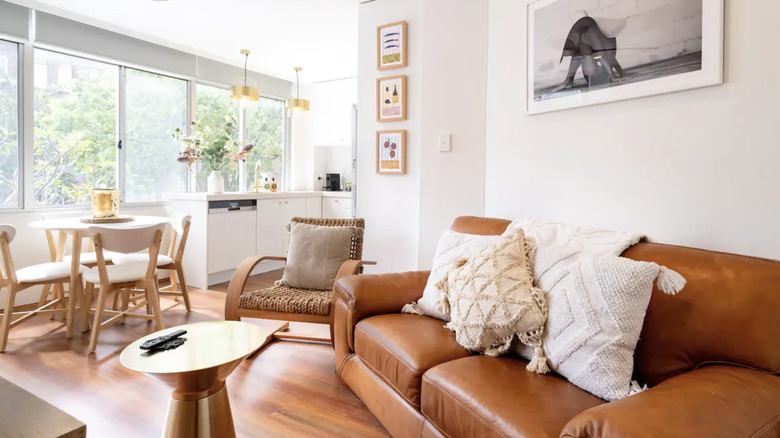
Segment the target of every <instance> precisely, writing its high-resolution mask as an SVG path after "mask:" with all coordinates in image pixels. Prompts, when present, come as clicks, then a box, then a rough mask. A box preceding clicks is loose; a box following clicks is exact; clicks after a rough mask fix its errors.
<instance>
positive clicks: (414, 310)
mask: <svg viewBox="0 0 780 438" xmlns="http://www.w3.org/2000/svg"><path fill="white" fill-rule="evenodd" d="M401 313H410V314H412V315H425V313H423V311H422V309H420V305H419V304H417V302H411V303H409V304H406V305H404V307H403V308H402V309H401Z"/></svg>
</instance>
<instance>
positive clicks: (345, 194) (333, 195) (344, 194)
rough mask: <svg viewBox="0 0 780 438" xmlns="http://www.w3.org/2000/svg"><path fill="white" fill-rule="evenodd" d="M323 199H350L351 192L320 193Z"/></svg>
mask: <svg viewBox="0 0 780 438" xmlns="http://www.w3.org/2000/svg"><path fill="white" fill-rule="evenodd" d="M320 193H322V197H323V198H351V197H352V192H345V191H341V192H320Z"/></svg>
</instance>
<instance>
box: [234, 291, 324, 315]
mask: <svg viewBox="0 0 780 438" xmlns="http://www.w3.org/2000/svg"><path fill="white" fill-rule="evenodd" d="M332 295H333V292H332V291H329V290H311V289H295V288H292V287H287V286H274V287H271V288H268V289H262V290H258V291H255V292H247V293H244V294H242V295H241V297H239V300H238V308H239V309H244V310H259V311H263V312H283V313H299V314H304V315H322V316H327V315H330V304H331V299H332Z"/></svg>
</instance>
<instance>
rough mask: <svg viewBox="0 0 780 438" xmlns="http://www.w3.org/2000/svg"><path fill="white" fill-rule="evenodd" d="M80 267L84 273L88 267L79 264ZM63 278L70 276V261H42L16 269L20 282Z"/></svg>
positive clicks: (17, 278)
mask: <svg viewBox="0 0 780 438" xmlns="http://www.w3.org/2000/svg"><path fill="white" fill-rule="evenodd" d="M79 268H80V272H82V273H83V272H84V271H85V270H86V269H87V268H85V267H83V266H79ZM62 278H70V263H64V262H57V263H41V264H40V265H33V266H28V267H26V268H22V269H19V270H17V271H16V280H17V281H18V282H20V283H36V282H41V281H51V280H59V279H62Z"/></svg>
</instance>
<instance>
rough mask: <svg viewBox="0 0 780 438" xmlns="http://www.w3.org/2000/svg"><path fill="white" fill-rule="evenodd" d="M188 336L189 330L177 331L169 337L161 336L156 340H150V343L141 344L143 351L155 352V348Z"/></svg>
mask: <svg viewBox="0 0 780 438" xmlns="http://www.w3.org/2000/svg"><path fill="white" fill-rule="evenodd" d="M186 334H187V330H177V331H175V332H173V333H171V334H169V335H165V336H160V337H158V338H154V339H149V340H148V341H146V342H144V343H143V344H141V350H154V349H155V348H157V347H159V346H161V345H163V344H165V343H166V342H169V341H171V340H173V339H176V338H178V337H181V336H184V335H186Z"/></svg>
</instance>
